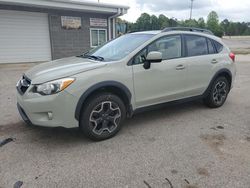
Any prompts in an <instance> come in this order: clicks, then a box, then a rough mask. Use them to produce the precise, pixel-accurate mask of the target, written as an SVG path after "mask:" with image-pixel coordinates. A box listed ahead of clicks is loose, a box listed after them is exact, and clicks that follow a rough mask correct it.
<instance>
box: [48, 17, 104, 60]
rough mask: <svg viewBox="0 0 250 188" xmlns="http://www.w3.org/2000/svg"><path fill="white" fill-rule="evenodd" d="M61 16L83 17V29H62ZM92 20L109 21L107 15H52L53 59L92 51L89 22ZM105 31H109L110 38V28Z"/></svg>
mask: <svg viewBox="0 0 250 188" xmlns="http://www.w3.org/2000/svg"><path fill="white" fill-rule="evenodd" d="M61 16H77V17H81V18H82V19H81V20H82V27H81V29H78V30H74V29H64V28H62V26H61ZM90 18H106V19H108V17H107V16H106V15H100V14H84V15H82V14H81V15H77V14H70V15H69V14H60V15H54V14H50V15H49V26H50V39H51V50H52V58H53V59H58V58H62V57H68V56H75V55H79V54H82V53H83V52H86V51H87V50H89V49H90V22H89V19H90ZM95 28H96V27H95ZM102 28H103V27H102ZM105 29H107V37H108V27H105Z"/></svg>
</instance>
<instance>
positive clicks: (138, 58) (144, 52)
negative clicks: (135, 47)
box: [133, 48, 147, 64]
mask: <svg viewBox="0 0 250 188" xmlns="http://www.w3.org/2000/svg"><path fill="white" fill-rule="evenodd" d="M146 56H147V49H146V48H144V49H143V50H142V51H140V52H139V53H138V54H137V55H136V56H135V58H134V62H133V64H141V63H144V62H145V61H146Z"/></svg>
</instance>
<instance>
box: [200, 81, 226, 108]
mask: <svg viewBox="0 0 250 188" xmlns="http://www.w3.org/2000/svg"><path fill="white" fill-rule="evenodd" d="M229 91H230V86H229V82H228V80H227V79H226V78H225V77H218V78H217V79H216V80H215V81H214V83H213V84H212V87H211V88H210V90H209V94H208V96H207V97H206V98H205V99H204V103H205V104H206V105H207V106H208V107H210V108H218V107H220V106H222V105H223V104H224V103H225V101H226V99H227V95H228V93H229Z"/></svg>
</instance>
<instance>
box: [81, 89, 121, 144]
mask: <svg viewBox="0 0 250 188" xmlns="http://www.w3.org/2000/svg"><path fill="white" fill-rule="evenodd" d="M125 116H126V108H125V105H124V103H123V101H122V100H121V99H120V98H119V97H118V96H116V95H114V94H112V93H100V94H97V95H94V96H93V97H91V98H90V99H88V100H87V101H86V104H85V105H84V107H83V110H82V114H81V117H80V129H81V130H82V132H83V133H84V135H85V136H87V137H88V138H90V139H91V140H94V141H101V140H105V139H109V138H111V137H113V136H115V135H116V134H117V133H118V132H119V130H120V129H121V125H122V122H123V121H124V119H125Z"/></svg>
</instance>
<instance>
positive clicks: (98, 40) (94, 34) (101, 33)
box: [90, 29, 107, 48]
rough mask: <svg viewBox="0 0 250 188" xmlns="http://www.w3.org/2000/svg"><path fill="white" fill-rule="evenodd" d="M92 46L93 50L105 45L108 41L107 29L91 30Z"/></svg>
mask: <svg viewBox="0 0 250 188" xmlns="http://www.w3.org/2000/svg"><path fill="white" fill-rule="evenodd" d="M90 37H91V40H90V45H91V48H95V47H97V46H100V45H102V44H104V43H105V42H106V41H107V30H106V29H90Z"/></svg>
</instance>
